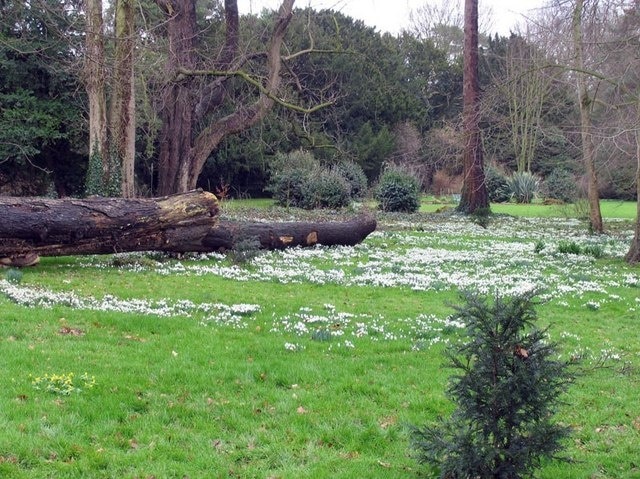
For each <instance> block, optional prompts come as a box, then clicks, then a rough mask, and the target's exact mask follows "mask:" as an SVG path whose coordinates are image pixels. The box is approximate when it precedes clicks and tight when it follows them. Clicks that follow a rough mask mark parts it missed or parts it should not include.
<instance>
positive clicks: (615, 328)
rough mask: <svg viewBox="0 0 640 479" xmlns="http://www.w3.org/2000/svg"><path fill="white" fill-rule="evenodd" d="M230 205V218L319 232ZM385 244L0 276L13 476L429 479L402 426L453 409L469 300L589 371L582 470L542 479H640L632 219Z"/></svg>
mask: <svg viewBox="0 0 640 479" xmlns="http://www.w3.org/2000/svg"><path fill="white" fill-rule="evenodd" d="M225 204H226V205H228V209H227V213H226V214H228V215H230V216H235V217H237V218H242V217H246V216H247V215H253V216H254V217H255V216H256V215H259V214H261V213H260V212H259V211H258V212H256V208H257V209H258V210H260V209H261V210H262V211H263V213H262V214H265V215H267V216H270V217H275V216H277V215H280V216H281V217H282V218H283V219H286V220H290V219H291V216H293V215H300V214H306V213H302V212H299V211H295V210H290V211H283V210H278V209H272V208H270V203H269V204H267V203H263V202H262V201H260V202H249V203H248V204H246V203H245V204H243V203H242V202H234V201H230V202H227V203H225ZM511 206H519V205H505V208H506V207H511ZM622 206H624V208H622ZM622 206H620V208H621V209H618V210H616V209H615V207H614V205H611V208H612V209H611V210H605V207H604V205H603V212H604V211H618V213H615V214H622V213H620V212H619V211H622V209H624V211H625V213H624V214H627V213H626V211H627V210H626V204H624V205H622ZM634 206H635V205H634ZM532 208H547V207H542V206H541V205H534V206H533V207H532ZM607 208H608V207H607ZM494 211H495V212H498V211H496V210H495V209H494ZM503 213H508V212H507V211H504V212H503ZM313 214H317V215H325V216H326V217H328V218H331V217H332V214H331V213H330V212H326V213H324V212H322V213H318V212H313ZM509 214H514V213H513V212H512V213H509ZM605 216H607V213H605ZM612 217H616V218H618V217H621V216H612ZM622 218H624V217H622ZM380 225H381V226H380V229H379V231H377V232H375V233H374V234H372V235H371V236H370V237H369V238H367V240H366V241H365V242H364V243H363V244H361V245H358V246H356V247H334V248H324V247H318V248H311V249H292V250H287V251H280V252H264V253H261V254H258V255H257V256H256V257H255V258H254V259H253V260H252V261H250V262H248V263H245V264H233V263H232V262H231V261H230V258H228V257H226V256H223V255H218V254H210V255H194V256H188V257H186V258H183V259H171V258H166V257H163V256H160V255H156V254H150V255H134V254H125V255H117V256H93V257H73V258H71V257H65V258H43V260H42V263H41V264H40V265H39V266H37V267H35V268H30V269H26V270H23V272H22V273H23V276H22V278H21V280H20V279H19V278H18V279H16V281H15V282H9V281H7V280H5V279H1V278H4V277H5V274H4V273H3V272H0V308H1V309H0V311H1V312H0V345H1V348H2V352H3V354H2V361H3V366H4V371H5V373H4V374H3V375H2V377H1V378H0V387H1V392H0V408H1V410H2V415H1V416H0V421H1V422H2V431H3V433H2V434H1V435H0V476H1V477H11V478H43V477H55V478H81V477H82V478H85V477H91V478H114V477H117V478H120V477H123V478H136V477H141V478H147V477H156V478H170V477H176V478H182V477H190V478H210V477H215V478H227V477H240V478H345V479H347V478H385V479H386V478H405V479H409V478H411V479H414V478H416V477H420V476H419V473H420V471H422V469H421V467H420V466H418V465H417V463H416V462H415V461H414V460H413V459H412V457H411V453H410V450H409V449H408V431H407V426H408V425H410V424H424V423H425V422H428V421H435V420H437V418H438V416H441V415H446V414H448V413H449V412H450V411H451V404H450V403H449V401H448V400H447V399H446V398H445V395H444V389H445V386H446V383H447V378H448V376H449V374H450V373H451V372H450V371H448V370H447V369H445V368H443V367H442V364H443V362H444V358H443V355H442V353H443V349H444V348H445V347H446V345H447V344H449V343H451V342H454V341H457V340H459V339H460V338H462V337H463V336H464V325H463V324H459V323H457V322H455V321H452V320H451V318H450V317H449V315H450V314H451V312H452V310H451V307H450V305H451V304H452V303H454V302H456V301H458V298H457V292H458V291H459V290H460V289H475V290H479V291H483V292H487V293H491V294H493V293H501V294H505V293H517V292H518V291H524V290H528V289H530V288H536V289H539V290H540V291H541V293H540V300H541V304H540V306H539V307H538V314H539V317H540V318H541V320H540V326H541V327H544V326H547V325H549V326H550V329H549V335H550V339H551V340H553V341H558V342H559V343H560V345H561V351H562V355H563V357H565V358H568V357H571V358H574V359H575V360H576V361H577V360H580V361H581V366H580V370H579V372H580V375H579V378H578V380H577V381H576V383H575V384H574V385H573V386H572V387H571V389H570V391H569V393H568V394H567V396H566V397H565V399H566V405H565V406H563V407H562V409H561V410H560V411H559V413H558V420H559V421H561V422H563V423H565V424H568V425H570V426H572V428H573V430H574V433H573V435H572V436H571V438H570V440H569V441H568V442H567V451H566V455H567V456H568V457H569V458H571V459H574V460H575V462H573V463H571V464H566V463H551V464H546V465H545V466H544V468H543V469H542V470H541V471H540V474H539V477H540V478H546V479H556V478H563V479H564V478H575V479H583V478H589V477H592V478H634V477H638V476H639V475H640V470H639V469H638V467H639V465H638V459H637V453H638V446H637V445H638V444H639V443H640V409H638V390H639V389H638V384H639V380H640V336H639V335H638V324H639V322H640V270H639V269H638V268H632V267H629V266H627V265H626V264H625V263H624V262H623V261H622V259H621V258H622V256H623V255H624V254H625V253H626V251H627V249H628V247H629V242H630V240H631V235H632V229H631V223H630V222H618V223H617V226H616V228H615V233H610V234H609V235H600V236H589V235H588V234H586V230H585V226H584V223H582V222H580V221H578V220H574V219H571V218H544V219H539V218H517V217H509V216H503V217H497V218H494V219H492V220H491V222H490V224H489V227H488V228H486V229H485V228H481V227H480V226H478V225H476V224H474V223H473V222H471V221H469V220H468V219H466V218H464V217H459V216H456V215H424V214H417V215H401V216H394V215H381V216H380ZM565 250H573V251H578V253H563V252H561V251H565ZM7 277H8V276H7Z"/></svg>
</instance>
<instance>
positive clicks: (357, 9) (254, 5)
mask: <svg viewBox="0 0 640 479" xmlns="http://www.w3.org/2000/svg"><path fill="white" fill-rule="evenodd" d="M425 3H431V2H429V0H296V3H295V6H296V7H299V8H304V7H307V6H311V7H313V8H314V9H316V10H322V9H332V10H338V11H340V12H342V13H344V14H345V15H348V16H350V17H353V18H355V19H358V20H363V21H364V23H366V24H367V25H371V26H375V27H377V28H378V30H380V31H386V32H391V33H398V32H400V30H401V29H402V28H407V27H408V26H409V25H410V23H409V14H410V12H411V11H412V10H415V9H416V8H418V7H420V6H422V5H424V4H425ZM436 3H439V2H436ZM463 3H464V2H463ZM479 3H480V10H481V11H482V9H483V8H487V7H490V8H491V10H492V11H493V21H492V25H493V28H491V29H490V30H491V31H490V33H495V32H497V33H500V34H502V35H508V34H509V28H511V27H514V26H515V25H516V24H517V23H518V22H519V21H522V19H523V15H527V14H528V13H530V11H531V9H534V8H537V7H538V8H539V7H540V6H542V4H543V3H544V0H507V1H505V0H479ZM278 5H280V1H279V0H238V7H239V9H240V12H241V13H256V14H258V13H260V12H261V11H262V9H263V8H270V9H273V8H277V7H278ZM481 23H482V20H481Z"/></svg>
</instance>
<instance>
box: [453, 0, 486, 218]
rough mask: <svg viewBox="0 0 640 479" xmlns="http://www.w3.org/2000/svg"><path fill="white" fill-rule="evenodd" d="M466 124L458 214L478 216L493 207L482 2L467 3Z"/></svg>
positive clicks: (465, 16) (464, 98) (465, 36)
mask: <svg viewBox="0 0 640 479" xmlns="http://www.w3.org/2000/svg"><path fill="white" fill-rule="evenodd" d="M463 61H464V65H463V79H462V96H463V108H462V123H463V129H464V132H463V133H464V140H465V145H464V152H463V154H462V155H463V164H464V172H463V174H464V183H463V185H462V195H461V198H460V204H459V205H458V211H461V212H463V213H474V212H475V211H477V210H480V209H485V208H488V207H489V195H488V194H487V187H486V184H485V181H484V160H483V156H482V139H481V136H480V82H479V79H478V0H465V10H464V57H463Z"/></svg>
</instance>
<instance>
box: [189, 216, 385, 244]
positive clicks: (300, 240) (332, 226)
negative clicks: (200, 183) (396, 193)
mask: <svg viewBox="0 0 640 479" xmlns="http://www.w3.org/2000/svg"><path fill="white" fill-rule="evenodd" d="M375 229H376V220H375V219H374V218H373V217H372V216H359V217H357V218H354V219H352V220H349V221H343V222H338V221H331V222H319V223H313V222H286V223H278V222H273V223H261V222H233V221H220V222H219V223H218V224H217V225H216V226H215V227H214V228H212V229H211V231H210V232H209V233H208V234H207V236H205V237H204V238H203V240H202V245H203V249H201V250H198V249H197V245H194V246H193V248H191V249H189V250H188V251H214V250H215V251H224V250H228V249H235V248H236V246H237V245H238V243H240V242H242V241H250V242H251V241H255V242H256V246H258V247H259V248H261V249H284V248H291V247H294V246H303V247H304V246H313V245H316V244H321V245H325V246H336V245H342V246H353V245H355V244H358V243H360V242H362V240H364V239H365V238H366V237H367V236H368V235H369V234H370V233H372V232H373V231H375Z"/></svg>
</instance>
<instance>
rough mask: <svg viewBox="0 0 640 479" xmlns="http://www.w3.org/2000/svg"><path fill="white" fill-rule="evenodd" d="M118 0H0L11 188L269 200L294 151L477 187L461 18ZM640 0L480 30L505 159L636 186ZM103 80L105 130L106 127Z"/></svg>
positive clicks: (3, 152)
mask: <svg viewBox="0 0 640 479" xmlns="http://www.w3.org/2000/svg"><path fill="white" fill-rule="evenodd" d="M104 7H105V5H102V3H101V2H99V1H97V0H86V1H81V0H33V1H30V2H24V1H16V0H3V1H2V2H0V17H1V20H0V192H1V193H2V194H16V195H35V194H50V195H55V196H80V195H84V194H86V193H87V192H88V191H89V190H90V189H89V186H90V185H88V184H87V182H86V178H87V176H88V173H89V177H91V171H93V175H94V178H97V180H96V184H97V186H96V188H98V190H100V188H104V187H105V185H107V184H111V186H112V188H114V190H112V191H115V192H116V193H120V194H125V195H129V196H131V195H141V196H149V195H156V194H168V193H172V192H177V191H182V190H184V189H188V188H190V187H193V186H201V187H204V188H205V189H207V190H211V191H214V192H215V191H216V190H217V189H220V188H223V187H229V191H230V192H231V193H232V194H233V195H236V196H245V195H252V196H262V195H264V194H265V188H266V186H267V185H268V183H269V176H270V174H271V170H270V166H271V165H272V163H273V161H274V158H276V156H277V155H278V154H282V153H287V152H292V151H296V150H306V151H310V152H312V153H313V154H314V156H315V157H316V158H317V159H319V160H320V161H321V162H323V163H325V164H333V163H339V162H343V161H344V160H351V161H354V162H356V163H357V164H359V165H360V166H361V167H362V169H363V170H364V172H365V174H366V176H367V178H368V179H369V181H370V182H374V181H376V179H377V178H378V176H379V175H380V172H381V170H382V169H383V168H384V167H385V165H388V164H400V165H402V166H403V167H405V168H407V169H410V170H411V171H413V172H414V173H415V174H416V175H417V176H418V177H419V179H420V182H421V185H422V188H423V189H424V190H426V191H431V192H434V193H436V194H444V193H457V192H459V191H460V186H461V179H460V174H461V170H462V163H461V152H462V140H461V136H460V131H461V121H460V115H461V112H462V49H461V41H462V40H461V39H462V33H461V32H462V25H461V24H460V19H461V17H460V16H459V15H457V16H456V15H453V14H451V15H445V14H444V13H446V12H444V10H443V9H441V10H439V13H440V15H435V13H436V10H434V9H431V10H430V9H429V8H425V9H424V10H418V11H417V12H414V19H413V24H412V25H407V29H406V30H405V31H403V32H402V33H401V34H399V35H397V36H394V35H390V34H387V33H381V32H379V31H377V30H376V29H374V28H372V27H368V26H366V25H365V24H364V23H363V22H361V21H358V20H354V19H352V18H350V17H347V16H345V15H343V14H341V13H339V12H333V11H328V10H323V11H314V10H312V9H309V8H305V9H294V8H293V1H291V0H285V1H284V2H283V7H282V8H281V10H280V11H279V12H269V11H265V12H262V13H261V14H260V15H245V16H240V15H239V14H238V12H237V5H236V2H235V1H232V0H226V1H224V2H222V1H216V0H208V1H198V2H194V1H186V0H156V1H151V0H139V1H137V2H132V1H130V0H122V1H119V2H110V3H109V4H108V8H104ZM92 9H93V10H92ZM638 9H639V7H638V4H637V2H629V1H627V2H623V1H608V2H602V1H595V0H586V1H573V2H555V3H554V2H551V3H550V4H549V6H548V8H545V9H543V10H541V11H540V14H539V17H538V18H536V19H535V22H533V21H532V22H531V23H530V24H529V25H527V26H525V27H524V28H523V29H522V31H520V32H517V33H512V34H511V35H509V36H500V35H495V34H494V35H489V34H487V33H485V34H482V35H481V36H480V48H479V73H480V83H481V85H480V86H481V90H482V92H483V95H482V102H483V103H482V109H481V119H480V127H481V130H482V142H483V149H484V159H485V165H487V168H488V169H492V170H493V171H494V173H495V172H497V176H498V177H501V178H502V179H505V178H507V177H509V176H510V174H511V173H513V172H517V173H532V174H535V175H537V176H538V177H539V178H545V179H547V180H556V181H559V180H558V178H565V179H566V180H567V181H565V183H564V184H565V187H567V188H568V187H569V186H567V185H571V184H573V185H576V184H578V185H580V186H582V187H583V188H584V190H585V191H586V190H587V188H588V185H589V181H590V180H589V178H591V176H590V175H591V173H593V175H594V177H595V178H596V182H597V183H596V185H597V194H598V195H599V196H602V197H607V198H621V199H632V198H635V196H636V187H635V181H636V180H635V177H636V175H635V170H636V167H637V161H638V117H639V115H640V114H639V113H638V112H639V111H640V107H639V106H638V105H640V101H639V100H638V98H639V97H638V84H637V75H638V71H639V63H638V51H640V49H639V48H637V47H638V25H639V22H638V18H639V13H638ZM103 10H104V11H103ZM91 11H93V12H94V13H96V12H97V13H101V14H102V17H101V18H98V19H96V18H95V17H94V18H92V17H91V15H90V12H91ZM481 25H482V22H481ZM96 46H98V50H95V47H96ZM100 49H101V50H100ZM95 79H98V80H101V81H102V82H103V83H102V85H97V87H98V88H102V89H103V91H102V92H101V93H100V95H102V96H101V97H95V98H102V100H100V101H103V104H102V106H100V107H99V108H104V111H103V112H101V113H99V115H102V117H103V120H102V121H103V126H102V128H104V132H103V133H95V134H93V133H92V135H94V136H93V137H90V131H92V130H91V129H90V128H89V124H90V123H91V121H90V118H91V117H90V112H93V114H95V112H96V111H99V108H98V107H96V104H95V102H94V103H92V102H91V98H92V92H93V93H95V91H96V90H95V88H96V84H95V83H91V81H92V80H95ZM127 88H129V90H127ZM95 98H94V100H95ZM127 102H129V107H130V108H129V109H127V106H126V105H127ZM127 115H128V116H127ZM123 118H128V120H127V121H128V123H127V121H124V122H122V121H120V120H122V119H123ZM127 128H129V130H128V131H129V133H126V131H127ZM132 128H133V129H132ZM95 135H98V137H100V138H103V139H104V138H108V139H109V141H106V142H104V144H101V145H99V146H96V145H98V143H99V142H98V143H97V142H96V140H95ZM100 135H103V136H100ZM102 141H103V140H100V142H102ZM123 145H125V146H126V148H125V146H123ZM585 146H586V149H585ZM92 158H93V160H94V162H93V167H92V166H91V165H92V162H91V161H90V160H91V159H92ZM585 158H587V159H588V161H585ZM189 165H190V166H189ZM91 168H93V170H91ZM127 168H130V170H128V169H127ZM590 168H591V169H590ZM590 171H591V173H589V172H590ZM487 178H488V179H487V181H489V180H490V179H491V175H488V176H487ZM549 183H550V184H553V181H550V182H549ZM493 199H494V200H495V198H493ZM568 199H569V198H568Z"/></svg>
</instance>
